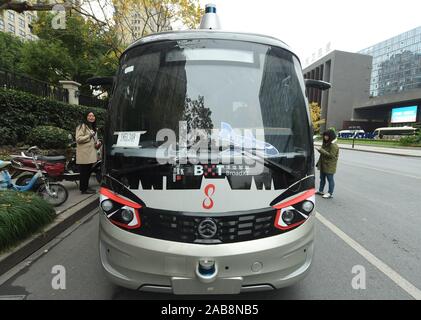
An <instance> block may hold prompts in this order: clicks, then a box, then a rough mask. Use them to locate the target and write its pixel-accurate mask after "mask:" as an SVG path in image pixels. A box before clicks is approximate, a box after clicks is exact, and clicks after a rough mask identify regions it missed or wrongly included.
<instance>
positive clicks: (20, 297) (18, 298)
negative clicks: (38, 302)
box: [0, 295, 26, 300]
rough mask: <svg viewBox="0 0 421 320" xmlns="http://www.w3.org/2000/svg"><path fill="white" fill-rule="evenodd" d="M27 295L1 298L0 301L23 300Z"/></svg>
mask: <svg viewBox="0 0 421 320" xmlns="http://www.w3.org/2000/svg"><path fill="white" fill-rule="evenodd" d="M25 298H26V296H25V295H15V296H0V300H23V299H25Z"/></svg>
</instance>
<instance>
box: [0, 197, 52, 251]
mask: <svg viewBox="0 0 421 320" xmlns="http://www.w3.org/2000/svg"><path fill="white" fill-rule="evenodd" d="M55 217H56V214H55V211H54V209H53V207H52V206H51V205H50V204H48V203H47V202H46V201H44V200H43V199H41V198H40V197H38V196H37V195H36V194H34V193H31V192H15V191H0V252H3V251H5V250H6V249H9V248H10V247H13V246H15V245H16V244H18V243H19V242H20V241H22V240H24V239H26V238H27V237H29V236H30V235H32V234H33V233H35V232H37V231H38V230H40V229H41V228H42V227H43V226H45V225H46V224H48V223H51V222H52V221H53V220H54V218H55Z"/></svg>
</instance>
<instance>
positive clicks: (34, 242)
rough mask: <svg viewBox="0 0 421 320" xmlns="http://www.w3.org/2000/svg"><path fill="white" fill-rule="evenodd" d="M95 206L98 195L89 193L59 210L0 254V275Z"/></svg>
mask: <svg viewBox="0 0 421 320" xmlns="http://www.w3.org/2000/svg"><path fill="white" fill-rule="evenodd" d="M97 206H98V195H91V196H90V197H88V198H86V199H84V200H82V201H81V202H79V203H78V204H76V205H74V206H73V207H71V208H69V209H68V210H65V211H63V212H61V213H60V214H59V215H58V216H57V218H56V219H55V220H54V221H53V222H52V223H51V224H49V225H47V226H46V227H44V229H43V230H41V231H40V232H38V233H35V234H34V235H32V236H31V237H30V238H29V239H27V240H25V241H24V242H22V243H20V244H19V245H18V246H17V247H15V248H14V249H12V251H10V252H6V253H3V254H2V255H0V275H3V274H4V273H6V272H7V271H9V270H10V269H11V268H13V267H14V266H15V265H17V264H18V263H20V262H22V261H23V260H25V259H26V258H27V257H29V256H30V255H32V254H33V253H34V252H36V251H38V250H39V249H40V248H42V247H43V246H44V245H46V244H47V243H48V242H50V241H51V240H53V239H54V238H55V237H57V236H58V235H59V234H60V233H62V232H63V231H65V230H66V229H67V228H69V227H70V226H72V225H73V224H74V223H75V222H76V221H78V220H80V219H81V218H83V217H84V216H86V215H87V214H88V213H89V212H91V211H92V210H94V209H95V208H97Z"/></svg>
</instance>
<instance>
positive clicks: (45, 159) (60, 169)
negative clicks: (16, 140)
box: [11, 135, 102, 186]
mask: <svg viewBox="0 0 421 320" xmlns="http://www.w3.org/2000/svg"><path fill="white" fill-rule="evenodd" d="M69 138H70V139H73V137H72V136H71V135H69ZM69 148H71V149H72V151H71V156H70V159H69V161H67V159H66V157H65V156H39V157H38V160H37V161H38V166H39V167H40V168H41V170H42V172H43V174H44V175H46V176H47V177H48V179H49V180H50V181H56V182H57V181H63V180H64V181H74V182H75V183H76V184H77V182H78V181H79V176H80V174H79V166H78V165H77V164H76V143H75V142H72V143H71V144H70V145H69ZM11 158H12V160H11V164H12V168H13V169H14V173H13V175H12V178H14V179H16V184H17V185H20V186H21V185H26V184H27V182H28V181H29V180H31V179H32V176H33V175H34V174H35V173H36V172H37V168H36V166H35V163H34V160H33V158H32V157H31V156H29V155H27V154H25V152H21V154H20V155H11ZM101 163H102V161H101V160H99V161H97V162H96V163H95V164H94V165H93V166H92V169H91V174H92V173H94V174H95V177H96V179H97V181H98V183H100V182H101V179H102V174H101Z"/></svg>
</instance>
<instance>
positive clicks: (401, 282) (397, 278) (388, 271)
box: [316, 212, 421, 300]
mask: <svg viewBox="0 0 421 320" xmlns="http://www.w3.org/2000/svg"><path fill="white" fill-rule="evenodd" d="M316 217H317V219H318V220H319V221H320V222H321V223H323V224H324V225H325V226H326V227H327V228H328V229H329V230H330V231H332V232H333V233H334V234H336V235H337V236H338V237H339V238H341V239H342V240H343V241H344V242H345V243H346V244H348V245H349V246H350V247H351V248H352V249H354V250H355V251H357V252H358V253H359V254H360V255H361V256H363V258H364V259H366V260H367V261H368V262H369V263H371V264H372V265H373V266H375V267H376V268H377V269H379V270H380V271H381V272H383V273H384V274H385V275H386V276H387V277H388V278H389V279H390V280H392V281H393V282H394V283H396V284H397V285H398V286H399V287H401V288H402V289H403V290H404V291H405V292H406V293H408V294H409V295H410V296H412V297H413V298H415V299H416V300H421V290H420V289H418V288H417V287H415V286H414V285H413V284H411V283H410V282H409V281H408V280H406V279H405V278H403V277H402V276H401V275H400V274H399V273H397V272H396V271H395V270H393V269H392V268H390V267H389V266H388V265H387V264H385V263H384V262H383V261H381V260H380V259H378V258H377V257H375V256H374V255H373V254H372V253H370V252H369V251H368V250H367V249H365V248H364V247H363V246H362V245H360V244H359V243H358V242H356V241H355V240H353V239H352V238H351V237H349V236H348V235H347V234H346V233H345V232H343V231H342V230H341V229H339V228H338V227H337V226H335V225H334V224H333V223H332V222H330V221H329V220H327V219H326V218H325V217H323V216H322V215H321V214H320V213H319V212H317V214H316Z"/></svg>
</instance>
